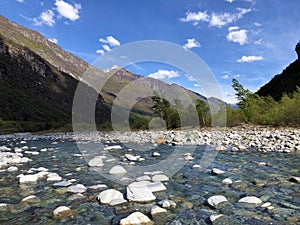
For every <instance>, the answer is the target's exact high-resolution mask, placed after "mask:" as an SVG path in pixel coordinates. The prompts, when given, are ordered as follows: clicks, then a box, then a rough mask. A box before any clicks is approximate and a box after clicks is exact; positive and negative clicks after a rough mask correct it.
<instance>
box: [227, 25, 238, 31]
mask: <svg viewBox="0 0 300 225" xmlns="http://www.w3.org/2000/svg"><path fill="white" fill-rule="evenodd" d="M238 29H240V28H239V27H238V26H234V27H229V28H228V31H233V30H238Z"/></svg>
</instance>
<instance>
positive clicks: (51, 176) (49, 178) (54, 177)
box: [47, 173, 62, 182]
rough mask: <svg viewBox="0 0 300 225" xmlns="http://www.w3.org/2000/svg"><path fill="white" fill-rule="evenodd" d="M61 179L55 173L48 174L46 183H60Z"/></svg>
mask: <svg viewBox="0 0 300 225" xmlns="http://www.w3.org/2000/svg"><path fill="white" fill-rule="evenodd" d="M61 180H62V177H61V176H59V175H58V174H57V173H49V174H48V175H47V181H50V182H51V181H61Z"/></svg>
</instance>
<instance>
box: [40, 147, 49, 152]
mask: <svg viewBox="0 0 300 225" xmlns="http://www.w3.org/2000/svg"><path fill="white" fill-rule="evenodd" d="M47 151H48V150H47V149H46V148H42V149H41V150H40V152H47Z"/></svg>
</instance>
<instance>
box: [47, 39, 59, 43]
mask: <svg viewBox="0 0 300 225" xmlns="http://www.w3.org/2000/svg"><path fill="white" fill-rule="evenodd" d="M48 40H49V41H51V42H52V43H54V44H57V43H58V40H57V39H56V38H49V39H48Z"/></svg>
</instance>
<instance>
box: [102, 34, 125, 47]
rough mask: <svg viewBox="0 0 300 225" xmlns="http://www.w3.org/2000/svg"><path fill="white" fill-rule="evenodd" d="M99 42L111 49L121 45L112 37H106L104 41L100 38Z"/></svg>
mask: <svg viewBox="0 0 300 225" xmlns="http://www.w3.org/2000/svg"><path fill="white" fill-rule="evenodd" d="M99 41H100V42H101V43H103V44H109V45H110V46H111V47H118V46H120V45H121V43H120V41H119V40H117V39H116V38H114V37H113V36H107V37H106V39H104V38H100V39H99Z"/></svg>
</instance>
